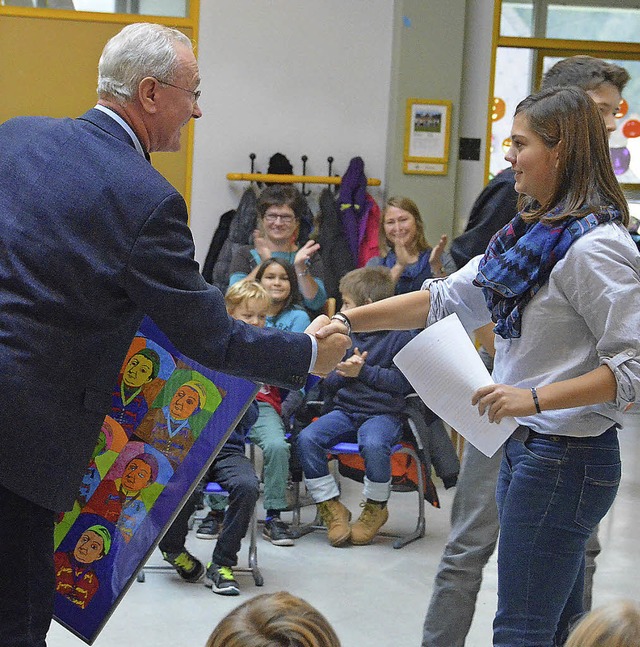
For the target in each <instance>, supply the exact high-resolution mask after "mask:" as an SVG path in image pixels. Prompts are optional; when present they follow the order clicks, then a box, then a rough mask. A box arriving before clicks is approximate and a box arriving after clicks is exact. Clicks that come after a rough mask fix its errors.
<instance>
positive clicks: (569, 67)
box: [540, 55, 629, 92]
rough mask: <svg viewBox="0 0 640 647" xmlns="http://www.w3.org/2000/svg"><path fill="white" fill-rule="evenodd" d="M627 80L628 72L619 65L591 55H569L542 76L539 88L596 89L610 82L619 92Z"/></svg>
mask: <svg viewBox="0 0 640 647" xmlns="http://www.w3.org/2000/svg"><path fill="white" fill-rule="evenodd" d="M628 81H629V72H627V70H625V69H624V68H623V67H620V66H619V65H615V64H614V63H607V62H606V61H603V60H601V59H599V58H593V57H592V56H585V55H579V56H569V57H568V58H564V59H562V60H561V61H558V62H557V63H556V64H555V65H554V66H553V67H552V68H550V69H549V70H548V71H547V73H546V74H545V75H544V76H543V77H542V83H541V85H540V89H541V90H546V89H547V88H556V87H568V86H577V87H579V88H582V89H583V90H596V89H598V88H599V87H600V86H601V85H602V84H603V83H610V84H611V85H613V86H615V87H616V88H618V90H619V91H620V92H622V90H624V86H625V85H626V84H627V82H628Z"/></svg>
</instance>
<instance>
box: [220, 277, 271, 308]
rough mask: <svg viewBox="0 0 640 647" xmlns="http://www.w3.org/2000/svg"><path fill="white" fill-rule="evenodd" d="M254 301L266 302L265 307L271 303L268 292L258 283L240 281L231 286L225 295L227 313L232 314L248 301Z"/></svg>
mask: <svg viewBox="0 0 640 647" xmlns="http://www.w3.org/2000/svg"><path fill="white" fill-rule="evenodd" d="M251 299H254V300H256V301H262V302H264V304H265V306H268V305H269V304H270V303H271V299H270V298H269V295H268V294H267V291H266V290H265V289H264V288H263V287H262V286H261V285H260V283H256V281H247V280H244V281H238V282H237V283H234V284H233V285H231V286H229V289H228V290H227V292H226V294H225V295H224V303H225V305H226V306H227V312H228V313H232V312H234V311H235V310H236V309H237V308H239V307H240V306H241V305H243V304H244V303H245V302H246V301H249V300H251Z"/></svg>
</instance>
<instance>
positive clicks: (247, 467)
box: [204, 281, 269, 595]
mask: <svg viewBox="0 0 640 647" xmlns="http://www.w3.org/2000/svg"><path fill="white" fill-rule="evenodd" d="M225 303H226V305H227V312H228V313H229V314H230V315H231V316H232V317H235V318H236V319H240V320H241V321H244V322H245V323H248V324H251V325H254V326H259V327H263V326H264V322H265V319H266V316H267V308H268V307H269V297H268V295H267V294H266V293H265V291H264V289H263V288H262V287H261V286H260V285H258V284H257V283H254V282H253V281H241V282H240V283H236V284H234V285H232V286H231V287H230V288H229V290H228V291H227V294H226V295H225ZM257 419H258V404H257V403H256V401H255V400H254V401H253V402H252V403H251V406H250V407H249V409H247V411H246V413H245V414H244V416H243V417H242V420H241V421H240V424H238V426H237V427H236V428H235V429H234V430H233V432H232V433H231V435H230V436H229V438H228V439H227V442H226V443H225V444H224V445H223V446H222V449H221V450H220V453H219V454H218V455H217V456H216V459H215V460H214V461H213V463H212V464H211V467H210V468H209V471H208V472H207V480H208V481H215V482H217V483H219V484H220V485H221V486H222V487H223V488H224V489H225V490H226V491H227V492H228V493H229V497H228V507H227V510H226V512H225V513H224V519H223V521H222V524H221V525H220V530H219V536H218V541H217V542H216V545H215V548H214V549H213V555H212V557H211V562H210V563H209V564H208V565H207V573H206V575H205V580H204V584H205V586H208V587H211V590H212V591H213V592H214V593H219V594H220V595H238V594H239V593H240V589H239V588H238V583H237V582H236V580H235V578H234V577H233V571H232V567H233V566H235V565H236V564H237V563H238V552H239V551H240V544H241V542H242V538H243V537H244V536H245V535H246V534H247V530H248V529H249V523H250V522H251V515H252V514H253V509H254V506H255V504H256V501H257V500H258V496H259V493H260V483H259V480H258V477H257V476H256V473H255V470H254V468H253V465H252V464H251V461H250V460H249V459H248V458H247V456H246V454H245V435H246V434H247V433H249V430H250V429H251V427H252V426H253V425H254V424H255V422H256V420H257Z"/></svg>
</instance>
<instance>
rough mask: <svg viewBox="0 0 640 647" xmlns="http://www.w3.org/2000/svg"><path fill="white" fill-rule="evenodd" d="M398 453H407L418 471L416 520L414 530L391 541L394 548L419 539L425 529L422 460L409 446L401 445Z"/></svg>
mask: <svg viewBox="0 0 640 647" xmlns="http://www.w3.org/2000/svg"><path fill="white" fill-rule="evenodd" d="M398 451H399V453H401V454H408V455H409V456H411V458H413V460H414V461H415V464H416V466H417V472H418V490H417V494H418V521H417V523H416V527H415V530H414V531H413V532H410V533H409V534H408V535H405V536H403V537H400V538H398V539H397V540H396V541H394V542H393V547H394V548H402V547H403V546H406V545H407V544H409V543H411V542H412V541H415V540H416V539H420V538H421V537H424V535H425V530H426V523H425V513H424V478H423V475H422V462H421V461H420V458H419V457H418V455H417V454H416V452H415V451H414V450H413V449H411V448H410V447H403V448H402V449H400V450H398Z"/></svg>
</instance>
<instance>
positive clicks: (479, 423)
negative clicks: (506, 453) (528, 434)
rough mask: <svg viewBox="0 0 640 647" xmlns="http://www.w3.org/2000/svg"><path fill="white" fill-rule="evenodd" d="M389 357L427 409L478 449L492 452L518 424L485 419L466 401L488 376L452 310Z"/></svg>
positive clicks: (511, 420) (504, 420) (469, 401)
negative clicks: (391, 357) (492, 421)
mask: <svg viewBox="0 0 640 647" xmlns="http://www.w3.org/2000/svg"><path fill="white" fill-rule="evenodd" d="M393 361H394V362H395V364H396V365H397V366H398V368H399V369H400V370H401V371H402V372H403V373H404V375H405V376H406V378H407V379H408V380H409V382H410V383H411V385H412V386H413V388H414V389H415V391H416V393H417V394H418V395H419V396H420V397H421V398H422V400H423V401H424V403H425V404H426V405H427V406H428V407H429V409H431V411H433V412H434V413H435V414H436V415H437V416H438V417H440V418H442V420H444V421H445V422H446V423H447V424H449V425H451V427H453V428H454V429H455V430H456V431H457V432H458V433H459V434H461V435H462V436H464V437H465V438H466V439H467V440H468V441H469V442H470V443H471V444H473V445H474V446H475V447H477V448H478V449H479V450H480V451H481V452H482V453H483V454H486V455H487V456H493V455H494V454H495V453H496V451H498V449H499V448H500V447H501V446H502V444H503V443H504V441H505V440H506V439H507V438H508V437H509V436H510V435H511V434H512V433H513V431H514V429H515V428H516V427H517V426H518V423H517V422H516V421H515V420H514V419H513V418H503V419H502V420H501V421H500V423H495V422H494V423H491V422H489V419H488V417H487V415H486V413H485V415H483V416H480V415H479V414H478V408H477V407H474V406H472V405H471V396H472V395H473V394H474V393H475V391H476V390H477V389H479V388H480V387H481V386H486V385H487V384H493V380H492V379H491V375H489V372H488V371H487V369H486V367H485V365H484V364H483V363H482V360H481V359H480V356H479V355H478V352H477V351H476V349H475V348H474V346H473V343H472V341H471V340H470V339H469V335H468V334H467V333H466V331H465V329H464V328H463V327H462V324H461V323H460V320H459V319H458V316H457V315H455V314H452V315H449V316H448V317H445V318H444V319H442V320H440V321H438V322H436V323H435V324H433V325H431V326H429V327H428V328H425V330H423V331H422V332H421V333H420V334H419V335H417V336H416V337H415V338H414V339H412V340H411V341H410V342H409V343H408V344H407V345H406V346H405V347H404V348H403V349H402V350H401V351H400V352H399V353H398V354H397V355H396V356H395V357H394V359H393Z"/></svg>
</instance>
